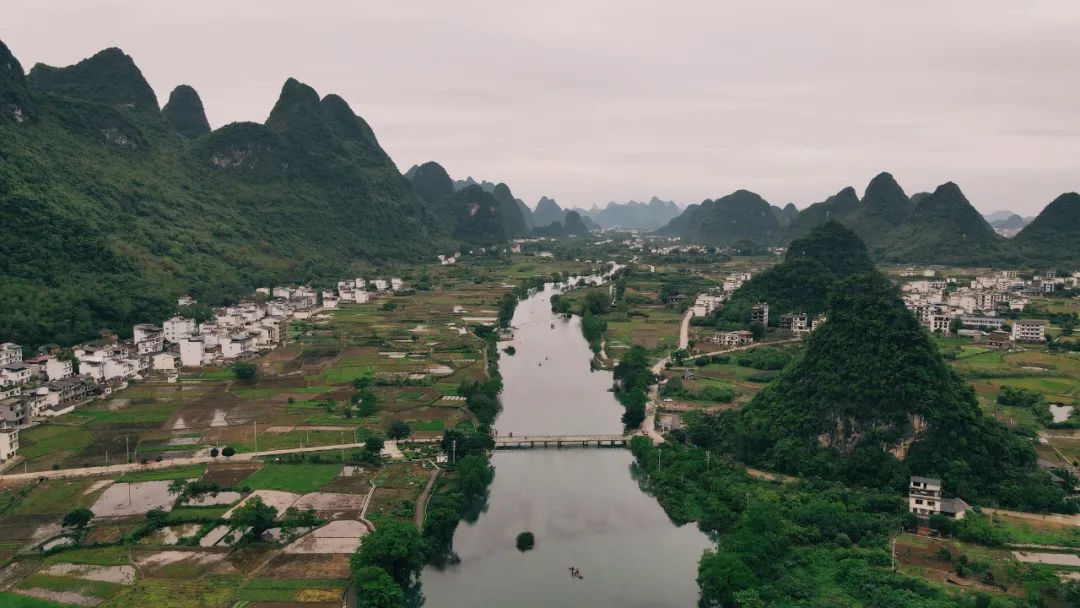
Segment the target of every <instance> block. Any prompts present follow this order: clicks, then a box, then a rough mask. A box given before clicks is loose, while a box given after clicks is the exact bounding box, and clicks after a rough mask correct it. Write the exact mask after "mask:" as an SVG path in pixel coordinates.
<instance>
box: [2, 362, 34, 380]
mask: <svg viewBox="0 0 1080 608" xmlns="http://www.w3.org/2000/svg"><path fill="white" fill-rule="evenodd" d="M32 372H33V370H31V369H30V366H29V365H27V364H25V363H23V362H22V361H19V362H17V363H8V364H7V365H4V366H0V385H3V386H18V385H21V384H26V383H27V382H29V381H30V376H31V375H32Z"/></svg>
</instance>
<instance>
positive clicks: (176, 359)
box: [150, 353, 180, 372]
mask: <svg viewBox="0 0 1080 608" xmlns="http://www.w3.org/2000/svg"><path fill="white" fill-rule="evenodd" d="M150 359H151V361H152V364H151V366H152V367H153V369H154V371H156V372H170V371H173V370H175V369H178V368H179V367H180V355H178V354H176V353H157V354H155V355H154V356H153V357H151V358H150Z"/></svg>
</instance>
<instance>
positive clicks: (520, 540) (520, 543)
mask: <svg viewBox="0 0 1080 608" xmlns="http://www.w3.org/2000/svg"><path fill="white" fill-rule="evenodd" d="M515 545H516V546H517V550H518V551H522V552H524V551H530V550H532V548H533V547H534V546H535V545H536V537H534V536H533V533H532V532H521V533H520V534H518V535H517V540H516V541H515Z"/></svg>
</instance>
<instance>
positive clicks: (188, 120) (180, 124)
mask: <svg viewBox="0 0 1080 608" xmlns="http://www.w3.org/2000/svg"><path fill="white" fill-rule="evenodd" d="M161 114H162V116H164V117H165V119H166V120H168V121H169V124H171V125H172V126H173V128H174V129H176V130H177V131H179V132H180V133H181V134H182V135H184V136H186V137H198V136H200V135H205V134H207V133H209V132H210V123H209V122H207V120H206V112H205V111H204V109H203V104H202V99H200V98H199V93H198V92H196V91H195V89H193V88H192V87H190V86H188V85H186V84H182V85H179V86H177V87H176V88H175V89H173V90H172V93H170V94H169V101H168V103H166V104H165V107H163V108H161Z"/></svg>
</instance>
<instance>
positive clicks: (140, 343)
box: [132, 323, 165, 355]
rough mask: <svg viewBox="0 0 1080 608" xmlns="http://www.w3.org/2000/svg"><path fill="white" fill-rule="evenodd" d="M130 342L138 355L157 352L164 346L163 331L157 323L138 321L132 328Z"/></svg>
mask: <svg viewBox="0 0 1080 608" xmlns="http://www.w3.org/2000/svg"><path fill="white" fill-rule="evenodd" d="M132 334H133V336H132V342H134V343H135V348H136V351H137V352H138V354H140V355H149V354H152V353H159V352H161V351H162V349H164V348H165V332H164V331H163V330H162V329H161V328H160V327H158V326H157V325H151V324H149V323H140V324H138V325H136V326H135V327H134V328H133V330H132Z"/></svg>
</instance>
